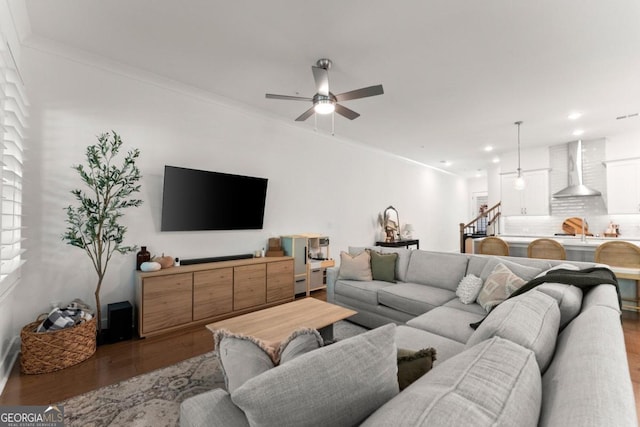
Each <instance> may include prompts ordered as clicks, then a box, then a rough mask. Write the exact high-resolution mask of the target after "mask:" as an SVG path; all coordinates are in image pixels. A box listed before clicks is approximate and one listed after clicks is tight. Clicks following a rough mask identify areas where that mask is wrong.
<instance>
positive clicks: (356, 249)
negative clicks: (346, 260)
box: [348, 246, 382, 255]
mask: <svg viewBox="0 0 640 427" xmlns="http://www.w3.org/2000/svg"><path fill="white" fill-rule="evenodd" d="M381 249H382V247H381V246H349V249H348V252H349V255H360V254H361V253H362V252H364V251H366V250H371V251H379V250H381Z"/></svg>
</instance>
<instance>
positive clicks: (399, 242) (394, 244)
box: [376, 239, 420, 249]
mask: <svg viewBox="0 0 640 427" xmlns="http://www.w3.org/2000/svg"><path fill="white" fill-rule="evenodd" d="M413 245H415V247H416V249H420V240H419V239H408V240H395V241H393V242H376V246H382V247H385V248H401V247H403V246H404V247H405V248H407V249H409V246H413Z"/></svg>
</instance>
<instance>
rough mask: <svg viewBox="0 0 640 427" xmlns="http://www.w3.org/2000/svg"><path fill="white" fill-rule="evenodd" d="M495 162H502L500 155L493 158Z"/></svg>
mask: <svg viewBox="0 0 640 427" xmlns="http://www.w3.org/2000/svg"><path fill="white" fill-rule="evenodd" d="M491 161H492V162H493V163H500V157H494V158H493V160H491Z"/></svg>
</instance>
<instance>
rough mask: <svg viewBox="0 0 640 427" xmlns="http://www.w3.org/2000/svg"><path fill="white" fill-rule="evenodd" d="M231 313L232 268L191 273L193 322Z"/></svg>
mask: <svg viewBox="0 0 640 427" xmlns="http://www.w3.org/2000/svg"><path fill="white" fill-rule="evenodd" d="M231 311H233V268H232V267H229V268H218V269H215V270H206V271H197V272H195V273H193V320H201V319H206V318H208V317H215V316H218V315H221V314H225V313H230V312H231Z"/></svg>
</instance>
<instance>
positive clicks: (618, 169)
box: [606, 159, 640, 214]
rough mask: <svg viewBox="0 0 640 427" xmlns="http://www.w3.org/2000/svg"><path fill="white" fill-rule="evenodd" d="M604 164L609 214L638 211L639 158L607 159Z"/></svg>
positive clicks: (639, 205) (639, 196) (639, 192)
mask: <svg viewBox="0 0 640 427" xmlns="http://www.w3.org/2000/svg"><path fill="white" fill-rule="evenodd" d="M606 165H607V210H608V212H609V214H637V213H640V159H629V160H615V161H609V162H607V163H606Z"/></svg>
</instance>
